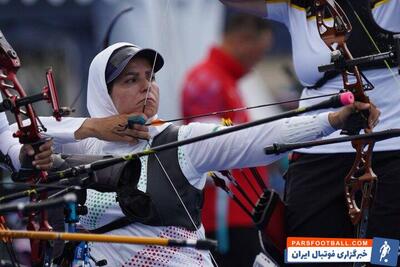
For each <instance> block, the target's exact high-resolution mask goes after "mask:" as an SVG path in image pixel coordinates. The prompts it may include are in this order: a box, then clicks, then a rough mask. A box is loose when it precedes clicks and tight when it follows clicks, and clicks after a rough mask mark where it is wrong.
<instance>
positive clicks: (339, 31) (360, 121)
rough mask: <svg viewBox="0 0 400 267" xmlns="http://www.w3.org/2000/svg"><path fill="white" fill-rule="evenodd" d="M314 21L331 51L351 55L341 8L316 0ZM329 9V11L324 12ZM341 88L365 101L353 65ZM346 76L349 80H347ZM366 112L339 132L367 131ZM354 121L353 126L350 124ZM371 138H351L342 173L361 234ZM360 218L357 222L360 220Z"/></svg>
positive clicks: (370, 181) (371, 179)
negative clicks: (328, 19) (351, 156)
mask: <svg viewBox="0 0 400 267" xmlns="http://www.w3.org/2000/svg"><path fill="white" fill-rule="evenodd" d="M315 9H316V22H317V27H318V32H319V34H320V37H321V38H322V40H323V41H324V42H325V44H326V45H327V46H328V47H329V49H330V50H331V51H332V52H333V53H335V52H336V53H337V54H338V55H339V57H342V59H343V58H344V59H345V60H348V59H353V56H352V55H351V53H350V51H349V49H348V48H347V45H346V40H347V37H348V36H349V34H350V32H351V29H352V27H351V24H350V21H349V19H348V18H347V16H346V14H345V13H344V12H343V10H342V8H341V7H340V6H339V5H338V4H337V3H336V2H335V1H334V0H316V1H315ZM326 11H329V12H326ZM327 13H329V14H331V15H332V18H333V26H330V25H328V24H327V23H325V14H327ZM341 75H342V79H343V86H344V89H345V90H348V91H350V92H352V93H353V94H354V96H355V100H357V101H360V102H365V103H369V102H370V101H369V98H368V96H367V95H365V93H364V85H363V80H362V78H361V74H360V71H359V69H358V67H357V66H352V67H346V68H345V69H343V70H342V72H341ZM350 77H352V78H351V80H350ZM368 115H369V114H368V113H365V112H362V113H361V114H358V115H355V116H353V119H352V121H351V123H349V124H351V125H348V126H347V127H346V128H345V129H344V130H343V132H344V133H346V134H350V135H355V134H358V133H359V131H360V130H361V129H362V128H364V130H365V132H366V133H371V132H372V129H370V128H369V127H368V126H366V125H367V123H366V120H367V119H368ZM360 117H361V118H360ZM355 123H356V124H357V125H355V126H354V124H355ZM374 144H375V142H374V141H371V140H356V141H352V146H353V148H354V149H355V150H356V156H355V160H354V163H353V166H352V168H351V169H350V171H349V173H348V174H347V175H346V177H345V198H346V204H347V207H348V210H349V216H350V219H351V221H352V223H353V224H354V225H357V224H358V225H359V228H358V233H357V236H360V235H361V236H364V235H365V231H366V220H367V217H368V216H367V212H368V209H369V206H370V202H371V201H372V195H371V191H372V187H373V185H374V182H375V181H376V179H377V176H376V175H375V173H374V172H373V170H372V166H371V158H372V152H373V147H374ZM359 191H361V192H362V200H361V206H360V207H359V206H358V204H357V203H356V197H355V195H356V193H357V192H359ZM361 219H363V220H362V222H361V224H359V223H360V221H361Z"/></svg>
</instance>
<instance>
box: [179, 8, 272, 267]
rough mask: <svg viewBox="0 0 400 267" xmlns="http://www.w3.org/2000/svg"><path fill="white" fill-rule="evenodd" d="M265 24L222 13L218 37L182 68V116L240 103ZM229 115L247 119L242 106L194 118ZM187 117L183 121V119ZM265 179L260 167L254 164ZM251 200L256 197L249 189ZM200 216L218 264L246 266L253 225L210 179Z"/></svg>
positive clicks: (263, 47) (260, 53)
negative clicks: (190, 65) (216, 246)
mask: <svg viewBox="0 0 400 267" xmlns="http://www.w3.org/2000/svg"><path fill="white" fill-rule="evenodd" d="M271 38H272V34H271V30H270V26H269V24H267V22H266V21H265V20H262V19H259V18H257V17H254V16H251V15H245V14H235V13H232V14H230V16H228V18H227V21H226V25H225V28H224V32H223V36H222V40H221V43H220V44H219V45H216V46H214V47H212V48H211V49H210V51H209V55H208V57H207V58H206V59H204V61H203V62H201V63H199V64H198V65H196V66H194V67H193V68H192V69H191V70H190V71H189V72H188V74H187V76H186V78H185V81H184V84H183V91H182V98H181V101H182V109H183V112H182V113H183V115H184V116H191V115H198V114H203V113H209V112H213V111H221V110H226V109H232V108H239V107H243V106H244V101H243V99H242V96H241V94H240V92H239V89H238V87H237V82H238V80H239V79H240V78H242V77H243V76H244V75H245V74H247V73H248V72H249V71H251V69H252V68H253V67H254V66H255V65H256V64H257V63H258V62H259V61H260V60H261V59H262V58H263V57H264V55H265V53H266V51H267V50H268V49H269V48H270V47H271ZM221 118H230V119H231V120H232V121H233V123H234V124H239V123H244V122H247V121H249V114H248V113H247V112H246V111H240V112H230V113H227V114H222V115H221V116H220V117H219V116H214V117H212V118H211V119H210V117H205V118H200V119H198V120H197V121H203V122H204V121H213V122H216V121H219V120H220V119H221ZM188 122H190V121H186V123H188ZM258 170H259V172H260V173H261V175H262V176H263V178H264V179H265V180H266V181H267V170H266V168H265V167H262V168H258ZM234 176H235V177H236V178H237V179H238V180H239V183H240V184H241V185H242V187H244V189H245V190H247V192H251V189H250V188H249V185H248V184H247V183H246V182H243V181H242V182H241V181H240V180H242V179H243V177H242V175H241V174H240V173H239V174H238V173H235V172H234ZM253 197H254V198H253V200H254V199H256V197H255V195H254V196H253ZM202 221H203V224H204V227H205V230H206V235H207V237H210V238H216V239H218V241H219V251H218V252H216V253H214V256H215V258H216V261H217V263H218V265H219V266H251V265H252V264H253V262H254V258H255V256H256V255H257V254H258V253H259V252H260V246H259V241H258V236H257V231H256V229H255V228H254V226H253V223H252V221H251V219H250V218H249V217H248V216H247V215H246V214H245V213H244V212H243V211H242V210H241V209H240V208H239V206H238V205H237V204H235V203H234V202H233V201H232V200H230V199H229V200H228V196H227V195H226V193H225V192H223V191H222V190H218V189H216V188H215V186H214V185H212V184H211V183H210V185H209V186H206V188H205V204H204V208H203V214H202Z"/></svg>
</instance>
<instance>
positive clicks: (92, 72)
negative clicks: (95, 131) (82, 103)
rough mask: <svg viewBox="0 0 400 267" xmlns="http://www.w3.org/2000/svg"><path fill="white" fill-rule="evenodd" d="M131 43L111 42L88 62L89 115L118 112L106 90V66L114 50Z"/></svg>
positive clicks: (114, 113) (103, 115) (102, 115)
mask: <svg viewBox="0 0 400 267" xmlns="http://www.w3.org/2000/svg"><path fill="white" fill-rule="evenodd" d="M132 45H133V44H131V43H122V42H121V43H116V44H113V45H111V46H109V47H107V48H106V49H105V50H103V51H101V52H100V53H99V54H97V56H96V57H95V58H94V59H93V61H92V63H91V64H90V68H89V77H88V87H87V109H88V111H89V114H90V117H92V118H102V117H108V116H112V115H117V114H118V111H117V109H116V108H115V106H114V103H113V102H112V100H111V97H110V95H109V94H108V91H107V84H106V78H105V72H106V66H107V62H108V59H109V58H110V57H111V54H112V53H113V52H114V51H115V50H117V49H118V48H120V47H123V46H132Z"/></svg>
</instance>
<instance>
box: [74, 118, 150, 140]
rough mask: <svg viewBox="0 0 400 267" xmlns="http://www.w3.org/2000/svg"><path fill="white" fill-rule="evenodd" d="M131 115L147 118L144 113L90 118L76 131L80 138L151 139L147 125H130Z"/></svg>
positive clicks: (77, 136) (77, 137)
mask: <svg viewBox="0 0 400 267" xmlns="http://www.w3.org/2000/svg"><path fill="white" fill-rule="evenodd" d="M130 116H141V117H143V118H144V120H145V121H146V120H147V117H146V115H144V114H120V115H114V116H110V117H105V118H88V119H86V120H85V122H84V123H83V124H82V126H81V127H80V128H79V129H78V130H77V131H76V132H75V138H76V139H78V140H81V139H85V138H89V137H95V138H98V139H100V140H104V141H110V142H127V143H130V144H137V143H138V142H139V140H140V139H144V140H149V139H150V134H149V128H148V126H145V125H140V124H134V125H133V127H131V128H129V127H128V118H129V117H130Z"/></svg>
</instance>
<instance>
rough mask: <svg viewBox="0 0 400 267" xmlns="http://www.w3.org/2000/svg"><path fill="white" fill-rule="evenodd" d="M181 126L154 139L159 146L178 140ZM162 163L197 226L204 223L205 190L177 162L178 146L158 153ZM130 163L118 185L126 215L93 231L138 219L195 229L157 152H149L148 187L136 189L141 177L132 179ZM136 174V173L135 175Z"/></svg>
mask: <svg viewBox="0 0 400 267" xmlns="http://www.w3.org/2000/svg"><path fill="white" fill-rule="evenodd" d="M178 130H179V127H177V126H174V125H170V126H169V127H168V128H167V129H165V130H164V131H163V132H162V133H160V134H159V135H158V136H157V137H156V138H155V139H154V141H153V143H152V146H158V145H162V144H166V143H170V142H173V141H176V140H177V139H178ZM157 156H158V158H159V160H160V161H161V164H162V166H165V167H166V169H167V170H166V171H167V174H168V175H169V177H170V179H171V180H172V183H173V184H174V186H175V188H176V189H177V191H178V194H179V195H180V197H181V198H182V200H183V203H185V205H186V207H187V209H188V211H189V213H190V215H191V217H192V218H193V220H194V222H195V224H196V227H199V226H200V224H201V208H202V205H203V192H202V191H201V190H199V189H197V188H195V187H194V186H192V185H191V184H190V183H189V182H188V180H187V179H186V177H185V176H184V175H183V173H182V171H181V168H180V166H179V162H178V148H174V149H170V150H166V151H162V152H159V153H157ZM130 167H132V166H130V164H126V165H125V166H124V167H123V170H122V172H121V175H120V178H119V186H118V189H117V200H118V202H119V205H120V207H121V210H122V211H123V213H124V214H125V215H126V217H122V218H120V219H117V220H115V221H113V222H111V223H109V224H106V225H104V226H102V227H100V228H98V229H95V230H92V231H91V232H93V233H105V232H109V231H111V230H114V229H118V228H122V227H124V226H127V225H129V224H131V223H135V222H139V223H142V224H146V225H151V226H178V227H183V228H186V229H188V230H190V231H195V230H196V227H195V226H194V225H193V223H192V222H191V220H190V219H189V217H188V215H187V214H186V212H185V209H184V208H183V207H182V204H181V202H180V201H179V199H178V197H177V195H176V193H175V191H174V190H173V188H172V185H171V183H170V181H169V180H168V178H167V177H166V174H165V173H164V171H163V169H162V167H161V165H160V163H159V162H158V160H157V158H156V157H155V155H149V158H148V164H147V170H146V171H147V191H146V192H145V193H144V192H142V191H140V190H138V189H137V182H138V179H132V175H131V174H132V172H131V171H130V170H129V169H130ZM134 176H135V175H134Z"/></svg>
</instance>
